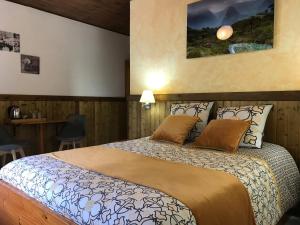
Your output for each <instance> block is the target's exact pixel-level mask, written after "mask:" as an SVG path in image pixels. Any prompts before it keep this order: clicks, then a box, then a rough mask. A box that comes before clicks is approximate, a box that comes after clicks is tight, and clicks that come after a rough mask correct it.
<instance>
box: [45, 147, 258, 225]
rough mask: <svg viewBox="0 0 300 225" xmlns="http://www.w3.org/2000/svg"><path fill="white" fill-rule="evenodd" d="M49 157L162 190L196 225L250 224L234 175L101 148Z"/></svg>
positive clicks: (246, 204) (248, 205) (245, 195)
mask: <svg viewBox="0 0 300 225" xmlns="http://www.w3.org/2000/svg"><path fill="white" fill-rule="evenodd" d="M49 155H50V156H52V157H54V158H56V159H58V160H61V161H64V162H66V163H69V164H72V165H76V166H78V167H81V168H84V169H87V170H91V171H95V172H98V173H100V174H104V175H107V176H110V177H114V178H118V179H121V180H125V181H129V182H132V183H135V184H139V185H143V186H147V187H150V188H154V189H157V190H159V191H162V192H164V193H166V194H168V195H169V196H172V197H174V198H176V199H178V200H179V201H181V202H182V203H184V204H185V205H186V206H187V207H189V209H190V210H191V211H192V213H193V215H194V217H195V218H196V221H197V224H199V225H254V224H255V220H254V215H253V210H252V207H251V202H250V199H249V195H248V192H247V190H246V188H245V187H244V186H243V184H242V183H241V182H240V181H239V180H238V179H237V178H236V177H234V176H232V175H229V174H227V173H225V172H221V171H215V170H212V169H203V168H198V167H194V166H190V165H186V164H181V163H175V162H171V161H165V160H160V159H155V158H151V157H146V156H143V155H141V154H136V153H131V152H127V151H123V150H119V149H112V148H106V147H102V146H95V147H88V148H82V149H75V150H69V151H63V152H55V153H51V154H49Z"/></svg>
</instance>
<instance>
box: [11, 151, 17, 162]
mask: <svg viewBox="0 0 300 225" xmlns="http://www.w3.org/2000/svg"><path fill="white" fill-rule="evenodd" d="M10 153H11V155H12V157H13V160H14V161H15V160H17V155H16V151H15V150H11V151H10Z"/></svg>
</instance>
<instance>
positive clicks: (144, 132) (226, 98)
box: [128, 91, 300, 168]
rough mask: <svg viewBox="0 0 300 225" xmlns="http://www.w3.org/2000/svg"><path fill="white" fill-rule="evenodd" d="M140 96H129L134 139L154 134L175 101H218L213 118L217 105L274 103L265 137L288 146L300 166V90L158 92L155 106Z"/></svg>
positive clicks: (129, 119)
mask: <svg viewBox="0 0 300 225" xmlns="http://www.w3.org/2000/svg"><path fill="white" fill-rule="evenodd" d="M139 97H140V96H130V97H129V99H128V100H129V101H128V117H129V118H128V134H129V138H130V139H134V138H139V137H145V136H149V135H151V134H152V132H153V131H154V130H155V129H156V128H157V127H158V126H159V124H160V123H161V122H162V120H163V119H164V118H165V117H166V116H167V115H168V114H169V110H170V106H171V104H172V103H184V102H187V103H188V102H197V101H214V102H215V104H214V107H213V110H212V115H211V118H215V117H216V110H217V108H218V107H222V106H244V105H251V104H273V109H272V111H271V112H270V114H269V117H268V120H267V124H266V128H265V136H264V140H265V141H268V142H271V143H275V144H278V145H281V146H283V147H285V148H286V149H287V150H288V151H289V152H290V153H291V155H292V156H293V157H294V159H295V161H296V163H297V165H298V168H300V91H283V92H250V93H205V94H169V95H156V96H155V98H156V103H155V104H153V105H152V107H151V110H145V109H143V108H142V106H141V104H140V103H139Z"/></svg>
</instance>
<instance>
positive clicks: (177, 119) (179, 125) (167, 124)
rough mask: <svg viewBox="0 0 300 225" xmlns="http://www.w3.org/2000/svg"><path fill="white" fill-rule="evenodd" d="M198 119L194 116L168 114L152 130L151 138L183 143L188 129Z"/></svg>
mask: <svg viewBox="0 0 300 225" xmlns="http://www.w3.org/2000/svg"><path fill="white" fill-rule="evenodd" d="M199 120H200V118H199V117H195V116H186V115H178V116H172V115H170V116H168V117H167V118H166V119H165V120H164V121H163V122H162V123H161V125H160V126H159V127H158V128H157V129H156V131H154V133H153V135H152V137H151V139H153V140H158V141H168V142H174V143H177V144H181V145H182V144H183V143H184V141H185V139H186V137H187V135H188V134H189V132H190V130H191V129H192V128H193V127H194V126H195V124H196V123H197V122H198V121H199Z"/></svg>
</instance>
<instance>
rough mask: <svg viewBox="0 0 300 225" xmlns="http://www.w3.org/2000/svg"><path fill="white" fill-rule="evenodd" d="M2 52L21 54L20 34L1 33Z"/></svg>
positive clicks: (0, 48) (0, 49) (0, 45)
mask: <svg viewBox="0 0 300 225" xmlns="http://www.w3.org/2000/svg"><path fill="white" fill-rule="evenodd" d="M0 51H8V52H17V53H19V52H20V34H16V33H12V32H6V31H0Z"/></svg>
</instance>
